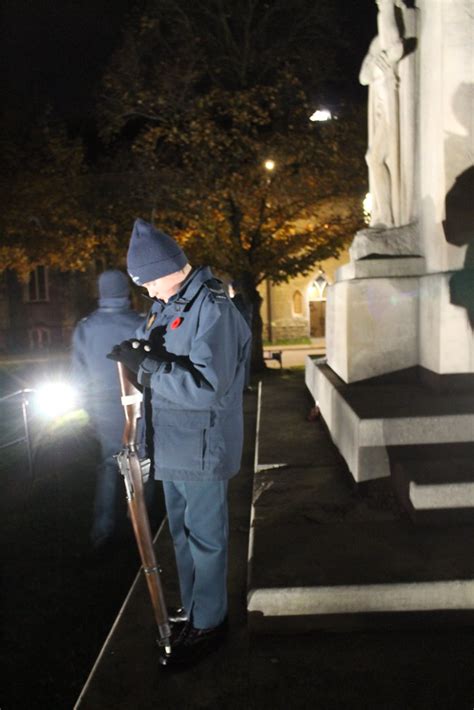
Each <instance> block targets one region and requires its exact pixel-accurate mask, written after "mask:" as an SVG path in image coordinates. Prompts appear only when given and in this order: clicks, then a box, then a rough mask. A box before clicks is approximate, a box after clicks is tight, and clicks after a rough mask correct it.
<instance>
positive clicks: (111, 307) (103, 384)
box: [72, 269, 143, 550]
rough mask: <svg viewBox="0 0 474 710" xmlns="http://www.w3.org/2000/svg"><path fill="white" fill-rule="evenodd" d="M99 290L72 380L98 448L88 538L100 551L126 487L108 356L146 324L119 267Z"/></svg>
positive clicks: (82, 327) (77, 348)
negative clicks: (119, 342) (119, 463)
mask: <svg viewBox="0 0 474 710" xmlns="http://www.w3.org/2000/svg"><path fill="white" fill-rule="evenodd" d="M98 288H99V304H98V308H97V309H96V310H95V311H93V313H91V314H90V315H89V316H87V317H86V318H83V319H82V320H81V321H79V323H78V324H77V326H76V328H75V330H74V333H73V337H72V371H73V377H74V380H75V381H76V383H77V385H78V387H79V391H80V392H81V395H82V400H83V406H84V408H85V409H86V410H87V412H88V414H89V416H90V419H91V422H92V425H93V427H94V430H95V433H96V436H97V438H98V440H99V444H100V458H101V460H100V464H99V466H98V468H97V481H96V490H95V501H94V518H93V524H92V530H91V534H90V536H91V542H92V545H93V547H94V548H95V549H96V550H99V549H101V548H103V547H104V546H105V545H106V544H108V543H110V542H111V540H112V538H113V535H114V532H115V530H116V523H117V513H118V502H119V493H121V492H122V489H123V484H122V481H121V478H120V475H119V471H118V466H117V462H116V460H115V459H114V454H117V453H118V451H119V450H120V449H121V446H122V434H123V429H124V414H123V408H122V406H121V404H120V385H119V378H118V373H117V367H116V365H115V364H114V363H112V362H110V360H107V358H106V355H107V353H108V352H109V350H110V349H111V348H112V346H113V345H114V344H115V343H116V342H117V340H123V339H125V338H130V337H132V336H133V334H134V333H135V332H136V330H137V328H138V327H139V326H140V325H141V324H142V322H143V316H140V315H138V313H136V312H135V311H134V310H132V308H131V304H130V298H129V296H130V282H129V279H128V277H127V275H126V274H124V273H123V272H122V271H119V270H115V269H113V270H108V271H104V272H103V273H102V274H100V276H99V279H98Z"/></svg>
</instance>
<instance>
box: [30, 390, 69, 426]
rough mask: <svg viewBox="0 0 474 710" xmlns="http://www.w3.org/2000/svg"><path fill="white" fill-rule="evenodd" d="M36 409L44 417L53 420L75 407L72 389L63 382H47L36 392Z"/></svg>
mask: <svg viewBox="0 0 474 710" xmlns="http://www.w3.org/2000/svg"><path fill="white" fill-rule="evenodd" d="M35 400H36V407H37V409H38V411H39V412H40V413H41V414H42V415H43V416H45V417H48V418H51V419H52V418H54V417H58V416H60V415H62V414H65V413H66V412H69V411H71V410H72V409H74V407H75V406H76V396H75V392H74V389H73V387H71V386H70V385H68V384H66V383H65V382H49V383H47V384H44V385H42V386H41V387H39V388H38V389H37V390H36V397H35Z"/></svg>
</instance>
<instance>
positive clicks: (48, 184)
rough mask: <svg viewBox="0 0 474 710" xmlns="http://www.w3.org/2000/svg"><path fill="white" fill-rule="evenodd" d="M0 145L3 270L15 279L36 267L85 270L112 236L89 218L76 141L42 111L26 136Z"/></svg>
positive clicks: (81, 159)
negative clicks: (0, 161) (13, 274)
mask: <svg viewBox="0 0 474 710" xmlns="http://www.w3.org/2000/svg"><path fill="white" fill-rule="evenodd" d="M2 147H3V151H2V152H3V156H4V158H3V161H2V169H1V174H0V189H1V191H2V195H3V205H4V206H3V209H2V214H1V217H0V230H1V242H0V260H1V264H2V269H5V270H6V269H11V270H13V271H15V272H16V273H17V274H18V276H19V277H20V279H26V278H27V276H28V274H29V273H30V271H32V270H33V269H34V268H35V267H36V266H38V265H45V266H49V267H51V268H56V269H59V270H63V271H65V270H84V269H85V267H86V265H87V264H88V263H89V262H90V261H91V259H92V258H93V257H94V256H95V255H96V254H97V253H98V252H100V251H101V249H103V247H104V245H105V244H107V243H110V241H111V238H112V240H113V238H114V234H113V230H112V231H111V228H110V226H109V229H108V233H107V234H104V233H103V231H102V229H103V226H104V225H103V224H102V223H101V222H99V220H97V219H95V218H94V210H93V209H92V208H91V191H90V184H89V181H88V178H87V175H86V164H85V159H84V149H83V145H82V142H81V140H80V139H77V138H71V137H69V136H68V134H67V130H66V128H65V127H64V125H63V124H62V123H61V122H59V121H57V120H55V119H54V117H53V116H52V115H51V113H50V111H47V112H46V114H45V115H44V116H43V117H42V118H41V120H40V121H39V122H38V124H37V125H36V126H34V127H33V128H32V129H31V130H29V131H28V134H27V135H24V136H23V135H18V133H17V134H16V137H15V139H13V138H12V136H10V135H8V134H7V135H6V136H5V138H4V145H3V146H2Z"/></svg>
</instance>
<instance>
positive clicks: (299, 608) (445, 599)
mask: <svg viewBox="0 0 474 710" xmlns="http://www.w3.org/2000/svg"><path fill="white" fill-rule="evenodd" d="M307 405H308V401H307V399H306V397H305V393H304V390H303V389H302V388H299V387H298V384H297V383H295V382H294V381H285V378H284V377H283V378H282V381H281V383H280V387H279V388H278V391H276V390H275V389H272V390H269V391H268V392H267V393H266V390H265V386H264V387H263V395H262V413H261V423H260V437H259V438H260V447H259V448H260V452H259V456H258V460H259V461H265V463H267V464H269V465H270V464H272V463H279V462H282V461H286V462H287V463H288V466H287V467H286V468H284V469H271V468H269V469H268V470H258V471H257V472H256V473H255V474H254V491H253V504H252V534H251V536H250V547H249V582H248V597H247V609H248V614H249V624H250V628H251V629H253V630H255V631H261V630H263V631H269V630H287V629H288V628H289V629H295V628H304V629H306V630H308V629H311V628H336V627H340V626H342V627H346V626H350V627H353V626H354V624H356V625H357V624H358V623H360V622H361V621H362V620H363V623H364V624H367V623H369V621H368V618H370V619H372V620H373V619H374V618H377V620H378V621H380V619H381V618H382V617H383V618H384V619H388V618H389V617H391V616H392V615H393V614H395V615H397V616H400V615H408V616H410V617H413V615H417V616H418V617H420V615H421V616H423V615H426V614H432V613H435V615H436V616H437V617H438V618H441V616H445V615H446V614H448V615H452V614H459V613H460V612H462V613H463V614H464V615H465V617H466V619H467V620H469V621H470V622H474V556H473V555H472V550H471V545H470V544H468V543H467V541H468V540H471V539H472V537H473V534H474V526H473V525H469V524H467V525H452V526H445V527H443V528H441V527H428V526H426V527H422V528H419V527H417V526H415V525H413V522H412V521H411V520H410V518H409V516H408V515H407V514H406V513H405V512H404V511H403V509H402V508H401V506H400V504H399V501H398V499H397V497H396V496H395V495H394V492H393V490H392V486H391V481H390V480H389V479H381V480H374V481H369V482H366V483H364V484H363V485H359V486H357V485H356V484H355V483H354V481H353V480H352V478H351V476H350V473H349V471H348V468H347V466H346V464H345V462H344V460H343V459H342V457H341V456H340V454H339V452H338V451H337V449H336V447H335V446H334V444H333V443H332V441H331V438H330V436H329V434H328V432H327V429H326V427H325V425H324V423H323V421H322V420H321V419H319V420H317V421H316V422H309V421H307V420H306V418H305V413H306V411H305V407H306V406H307ZM275 432H278V436H275Z"/></svg>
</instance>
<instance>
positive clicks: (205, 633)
mask: <svg viewBox="0 0 474 710" xmlns="http://www.w3.org/2000/svg"><path fill="white" fill-rule="evenodd" d="M226 631H227V617H226V618H225V619H224V621H223V622H222V623H220V624H219V625H218V626H213V627H212V628H210V629H196V628H195V627H194V626H193V625H192V624H191V622H188V623H187V624H186V626H185V627H184V628H183V630H182V631H181V633H180V634H179V636H178V637H177V638H176V640H175V641H174V642H172V645H171V653H166V652H163V651H162V652H161V654H160V665H161V667H162V668H166V669H170V670H174V669H176V670H178V669H184V668H187V667H189V666H191V665H193V664H194V663H198V662H199V661H200V660H201V659H203V658H205V657H206V656H207V655H208V654H209V653H212V651H215V650H216V649H217V648H218V647H219V646H220V644H221V643H222V641H223V640H224V638H225V635H226Z"/></svg>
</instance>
